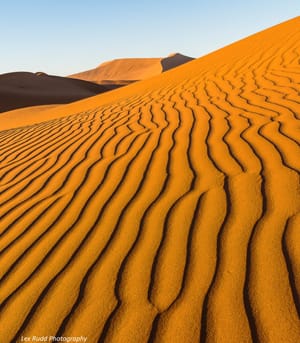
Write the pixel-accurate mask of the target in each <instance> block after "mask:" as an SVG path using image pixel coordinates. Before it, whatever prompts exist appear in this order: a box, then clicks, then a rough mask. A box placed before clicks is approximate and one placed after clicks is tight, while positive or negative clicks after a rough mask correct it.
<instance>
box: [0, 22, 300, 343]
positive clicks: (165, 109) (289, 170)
mask: <svg viewBox="0 0 300 343" xmlns="http://www.w3.org/2000/svg"><path fill="white" fill-rule="evenodd" d="M299 25H300V18H296V19H294V20H291V21H288V22H286V23H283V24H281V25H278V26H275V27H273V28H271V29H269V30H266V31H263V32H261V33H258V34H256V35H254V36H251V37H249V38H246V39H244V40H242V41H239V42H237V43H235V44H232V45H230V46H228V47H225V48H224V49H221V50H219V51H216V52H215V53H212V54H210V55H207V56H205V57H203V58H200V59H198V60H195V61H192V62H190V63H188V64H186V65H185V66H182V67H180V68H178V69H175V70H174V71H171V72H168V73H164V74H162V75H160V76H158V77H155V78H153V79H151V80H146V81H143V82H139V83H135V84H132V85H130V86H128V87H125V88H120V89H117V90H114V91H112V92H109V93H106V94H101V95H99V96H95V97H93V98H89V99H85V100H82V101H79V102H76V103H73V104H68V105H62V106H59V107H57V108H51V109H45V110H43V111H41V112H40V113H38V114H37V115H36V116H35V115H32V116H31V117H30V119H28V120H27V122H26V125H24V121H23V119H22V118H20V119H18V118H16V116H14V117H11V118H10V119H9V118H7V120H6V121H5V127H6V130H2V131H0V172H1V178H0V180H1V183H0V192H1V208H0V216H1V221H0V235H1V241H0V244H1V247H0V249H1V250H0V255H1V259H0V266H1V268H0V278H1V287H0V313H1V330H0V341H1V342H20V341H21V336H22V335H23V336H32V335H36V336H44V335H56V336H81V335H82V336H87V337H88V340H87V342H89V343H97V342H109V343H115V342H120V343H124V342H125V343H127V342H128V343H129V342H130V343H131V342H132V343H136V342H167V343H170V342H172V343H176V342H178V343H183V342H185V343H186V342H187V343H188V342H193V343H194V342H199V341H200V342H202V343H204V342H205V343H212V342H218V343H220V342H221V343H241V342H262V343H296V342H300V322H299V314H300V299H299V294H300V267H299V266H300V245H299V240H300V231H299V226H300V215H299V213H300V184H299V169H300V131H299V129H300V101H299V91H300V86H299V84H300V67H299V58H300V30H299ZM0 127H1V117H0Z"/></svg>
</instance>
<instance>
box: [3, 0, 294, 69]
mask: <svg viewBox="0 0 300 343" xmlns="http://www.w3.org/2000/svg"><path fill="white" fill-rule="evenodd" d="M0 4H1V7H0V8H1V12H0V13H1V20H0V37H1V63H0V73H6V72H12V71H32V72H36V71H44V72H46V73H49V74H56V75H69V74H72V73H75V72H79V71H83V70H87V69H90V68H94V67H96V66H97V65H98V64H100V63H101V62H104V61H107V60H111V59H114V58H122V57H160V56H167V55H168V54H170V53H174V52H180V53H183V54H186V55H189V56H193V57H200V56H202V55H205V54H207V53H209V52H211V51H214V50H216V49H218V48H221V47H223V46H225V45H228V44H230V43H232V42H234V41H236V40H238V39H242V38H244V37H246V36H248V35H250V34H253V33H255V32H257V31H260V30H263V29H265V28H268V27H270V26H273V25H276V24H278V23H280V22H282V21H285V20H288V19H290V18H293V17H296V16H298V15H300V1H299V0H284V1H282V0H280V1H279V0H251V1H238V0H226V1H225V0H210V1H209V0H205V1H202V0H105V1H103V0H25V1H24V0H10V1H3V0H0Z"/></svg>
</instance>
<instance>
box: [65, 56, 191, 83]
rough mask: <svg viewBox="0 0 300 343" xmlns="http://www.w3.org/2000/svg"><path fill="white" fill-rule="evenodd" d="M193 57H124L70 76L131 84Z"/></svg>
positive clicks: (101, 81)
mask: <svg viewBox="0 0 300 343" xmlns="http://www.w3.org/2000/svg"><path fill="white" fill-rule="evenodd" d="M192 60H193V58H192V57H188V56H184V55H181V54H178V53H176V54H171V55H169V56H168V57H165V58H122V59H116V60H113V61H109V62H104V63H102V64H100V65H99V67H97V68H95V69H91V70H88V71H84V72H82V73H78V74H73V75H71V76H70V77H72V78H76V79H81V80H87V81H91V82H95V83H99V84H110V83H112V84H121V85H124V84H129V83H131V82H134V81H139V80H144V79H147V78H149V77H153V76H156V75H159V74H161V73H162V72H164V71H167V70H170V69H172V68H175V67H178V66H180V65H181V64H184V63H187V62H190V61H192Z"/></svg>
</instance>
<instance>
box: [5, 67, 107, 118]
mask: <svg viewBox="0 0 300 343" xmlns="http://www.w3.org/2000/svg"><path fill="white" fill-rule="evenodd" d="M110 88H111V87H105V86H104V85H101V86H100V85H96V84H94V83H91V82H86V81H82V80H74V79H70V78H65V77H59V76H50V75H47V74H44V73H36V74H33V73H27V72H16V73H7V74H1V75H0V112H5V111H10V110H14V109H16V108H22V107H27V106H34V105H45V104H61V103H63V104H64V103H68V102H73V101H75V100H79V99H83V98H86V97H89V96H93V95H96V94H99V93H103V92H106V91H107V90H110Z"/></svg>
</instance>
